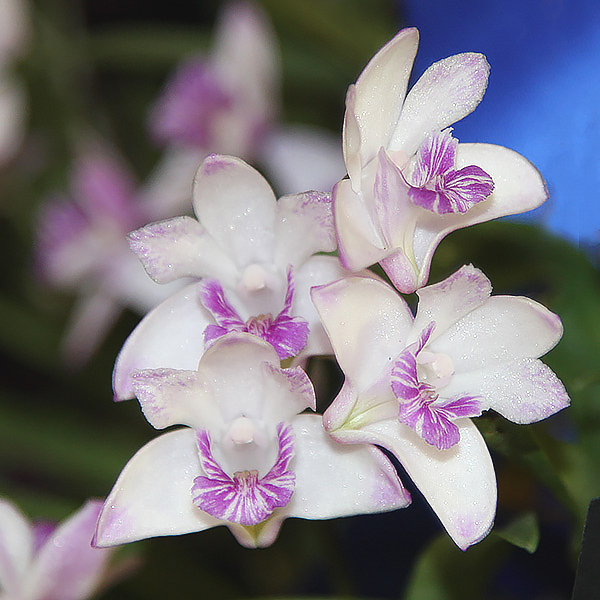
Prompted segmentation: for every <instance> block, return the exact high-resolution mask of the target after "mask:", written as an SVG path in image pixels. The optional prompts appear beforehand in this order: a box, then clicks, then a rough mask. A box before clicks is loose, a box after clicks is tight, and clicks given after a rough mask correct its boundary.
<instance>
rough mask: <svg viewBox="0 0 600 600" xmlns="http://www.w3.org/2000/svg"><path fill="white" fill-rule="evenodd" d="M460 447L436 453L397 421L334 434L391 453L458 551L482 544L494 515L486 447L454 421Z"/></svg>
mask: <svg viewBox="0 0 600 600" xmlns="http://www.w3.org/2000/svg"><path fill="white" fill-rule="evenodd" d="M455 424H456V426H457V427H458V429H459V435H460V442H459V443H457V444H456V445H454V446H453V447H452V448H450V449H448V450H438V449H437V448H435V447H434V446H432V445H430V444H428V443H427V442H426V441H425V440H423V439H421V438H420V437H419V436H418V435H417V434H416V433H415V432H413V431H412V430H411V429H410V428H409V427H407V426H406V425H403V424H402V423H399V422H398V421H396V420H391V419H390V420H387V421H380V422H377V423H373V424H371V425H369V426H367V427H365V428H364V429H363V430H362V431H352V430H348V431H343V430H339V431H336V432H335V435H334V437H335V438H336V439H339V440H340V441H344V442H346V443H356V442H363V443H370V444H378V445H381V446H383V447H384V448H386V449H387V450H389V451H390V452H392V453H393V454H394V455H395V456H396V457H397V458H398V460H399V461H400V462H401V463H402V466H403V467H404V468H405V469H406V472H407V473H408V475H409V476H410V478H411V479H412V480H413V481H414V483H415V484H416V486H417V487H418V488H419V490H420V491H421V493H422V494H423V495H424V496H425V499H426V500H427V502H429V504H430V505H431V508H433V510H434V511H435V513H436V514H437V516H438V518H439V519H440V521H441V522H442V525H443V526H444V527H445V528H446V530H447V531H448V533H449V534H450V537H452V539H453V540H454V542H455V543H456V544H457V546H458V547H459V548H461V549H462V550H466V549H467V548H468V547H469V546H470V545H472V544H475V543H476V542H478V541H479V540H481V539H482V538H484V537H485V536H486V535H487V534H488V532H489V530H490V529H491V527H492V524H493V521H494V515H495V512H496V477H495V474H494V466H493V464H492V460H491V458H490V454H489V452H488V449H487V446H486V445H485V442H484V441H483V437H482V436H481V434H480V433H479V431H478V430H477V427H475V425H474V424H473V422H472V421H471V420H470V419H458V420H457V421H455Z"/></svg>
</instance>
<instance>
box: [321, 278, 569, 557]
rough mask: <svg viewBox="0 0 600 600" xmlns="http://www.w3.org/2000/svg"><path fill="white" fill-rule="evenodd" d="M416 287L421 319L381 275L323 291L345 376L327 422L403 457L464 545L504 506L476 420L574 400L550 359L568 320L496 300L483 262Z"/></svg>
mask: <svg viewBox="0 0 600 600" xmlns="http://www.w3.org/2000/svg"><path fill="white" fill-rule="evenodd" d="M417 294H418V296H419V305H418V309H417V312H416V316H415V317H413V315H412V313H411V311H410V310H409V308H408V306H407V304H406V303H405V301H404V300H403V299H402V298H401V297H400V296H399V295H398V294H397V293H396V292H395V290H393V288H391V287H390V286H388V285H387V284H385V283H383V282H382V281H380V280H376V279H373V278H368V277H350V278H347V279H343V280H340V281H337V282H334V283H331V284H329V285H325V286H321V287H318V288H316V289H314V290H313V301H314V303H315V305H316V306H317V309H318V311H319V314H320V315H321V318H322V320H323V324H324V326H325V329H326V331H327V333H328V335H329V337H330V339H331V343H332V345H333V348H334V350H335V354H336V357H337V360H338V362H339V364H340V366H341V368H342V370H343V371H344V374H345V376H346V379H345V383H344V385H343V387H342V390H341V391H340V393H339V395H338V396H337V398H336V399H335V400H334V402H333V403H332V405H331V406H330V407H329V409H328V410H327V411H326V413H325V415H324V417H323V419H324V424H325V428H326V429H327V430H328V431H329V433H330V434H331V435H332V436H333V438H334V439H335V440H337V441H339V442H342V443H357V442H363V443H368V444H377V445H380V446H382V447H384V448H387V449H388V450H389V451H390V452H392V453H393V454H394V455H395V456H396V457H397V458H398V460H399V461H400V462H401V463H402V465H403V466H404V468H405V469H406V471H407V473H408V474H409V476H410V477H411V478H412V479H413V481H414V482H415V484H416V485H417V487H419V489H420V490H421V492H422V493H423V495H424V496H425V498H426V499H427V501H428V502H429V503H430V505H431V506H432V508H433V510H434V511H435V512H436V513H437V515H438V517H439V518H440V520H441V522H442V524H443V525H444V527H445V528H446V529H447V531H448V533H449V534H450V536H451V537H452V539H453V540H454V541H455V542H456V544H457V545H458V546H459V547H460V548H462V549H465V548H467V547H468V546H469V545H471V544H473V543H475V542H477V541H479V540H480V539H482V538H483V537H484V536H485V535H486V534H487V533H488V531H489V530H490V528H491V526H492V522H493V519H494V514H495V509H496V481H495V476H494V468H493V465H492V462H491V459H490V455H489V453H488V450H487V448H486V445H485V443H484V441H483V438H482V436H481V434H480V433H479V431H478V430H477V428H476V427H475V425H474V424H473V421H472V420H471V417H476V416H478V415H479V414H480V413H481V412H482V411H484V410H488V409H493V410H495V411H496V412H498V413H500V414H501V415H502V416H504V417H505V418H506V419H509V420H510V421H514V422H515V423H532V422H535V421H539V420H541V419H544V418H546V417H548V416H550V415H552V414H554V413H556V412H557V411H559V410H561V409H563V408H565V407H566V406H567V405H568V403H569V398H568V396H567V393H566V391H565V388H564V386H563V384H562V383H561V382H560V381H559V379H558V378H557V377H556V375H555V374H554V373H553V372H552V371H551V370H550V369H549V368H548V367H547V366H546V365H544V364H543V363H542V362H541V361H540V360H539V357H540V356H542V355H543V354H545V353H546V352H548V351H549V350H550V349H551V348H552V347H553V346H554V345H555V344H556V343H557V342H558V340H559V339H560V337H561V335H562V324H561V322H560V319H559V318H558V316H557V315H555V314H553V313H551V312H550V311H549V310H547V309H546V308H544V307H543V306H541V305H540V304H538V303H537V302H534V301H533V300H529V299H528V298H523V297H513V296H490V294H491V285H490V282H489V280H488V279H487V278H486V277H485V276H484V274H483V273H482V272H481V271H479V270H478V269H476V268H474V267H472V266H464V267H462V268H461V269H460V270H458V271H457V272H456V273H455V274H454V275H452V276H450V277H448V278H447V279H446V280H444V281H442V282H441V283H438V284H435V285H430V286H427V287H424V288H421V289H420V290H419V291H418V292H417Z"/></svg>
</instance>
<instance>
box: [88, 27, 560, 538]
mask: <svg viewBox="0 0 600 600" xmlns="http://www.w3.org/2000/svg"><path fill="white" fill-rule="evenodd" d="M417 43H418V33H417V31H416V30H415V29H405V30H403V31H401V32H400V33H399V34H398V35H397V36H396V37H395V38H394V39H392V40H391V41H390V42H389V43H388V44H387V45H386V46H385V47H384V48H383V49H382V50H381V51H380V52H379V53H377V55H376V56H375V57H374V58H373V59H372V60H371V62H370V63H369V64H368V65H367V67H366V68H365V70H364V71H363V73H362V74H361V76H360V77H359V79H358V81H357V83H356V84H355V85H353V86H351V87H350V89H349V92H348V97H347V106H346V116H345V121H344V134H343V141H344V157H345V160H346V167H347V171H348V175H349V178H347V179H343V180H341V181H340V182H339V183H338V184H337V185H336V186H335V187H334V189H333V193H332V194H331V195H330V194H328V193H322V192H314V191H311V192H305V193H301V194H294V195H289V196H284V197H282V198H280V199H279V200H277V199H276V197H275V195H274V193H273V191H272V190H271V188H270V186H269V184H268V183H267V181H266V180H265V179H264V177H263V176H262V175H260V174H259V173H258V172H257V171H256V170H255V169H254V168H252V167H250V166H249V165H248V164H246V163H245V162H244V161H242V160H241V159H238V158H234V157H231V156H225V155H211V156H209V157H208V158H206V159H205V160H204V162H203V163H202V165H201V166H200V168H199V170H198V172H197V175H196V178H195V181H194V188H193V208H194V212H195V215H196V218H192V217H186V216H184V217H175V218H171V219H167V220H165V221H160V222H157V223H152V224H150V225H147V226H145V227H142V228H140V229H137V230H135V231H133V232H132V233H131V234H130V235H129V243H130V246H131V248H132V250H133V251H134V253H135V254H136V255H137V256H138V258H139V259H140V260H141V262H142V264H143V265H144V267H145V269H146V271H147V272H148V274H149V275H150V276H151V277H152V279H154V280H155V281H157V282H159V283H168V282H172V281H175V280H178V279H180V278H182V277H191V278H193V279H194V282H193V283H191V284H190V285H188V286H187V287H185V288H183V289H182V290H181V291H179V292H178V293H176V294H175V295H173V296H171V297H170V298H168V299H167V300H165V301H164V302H162V303H161V304H160V305H158V306H157V307H156V308H155V309H153V310H152V311H151V312H150V313H148V315H147V316H146V317H145V318H144V319H143V320H142V322H141V323H140V324H139V325H138V327H137V328H136V329H135V330H134V331H133V333H132V334H131V336H130V337H129V338H128V340H127V341H126V343H125V345H124V346H123V349H122V350H121V353H120V355H119V357H118V360H117V363H116V366H115V370H114V381H113V383H114V391H115V398H116V399H117V400H126V399H130V398H133V397H137V399H138V400H139V403H140V405H141V408H142V411H143V413H144V415H145V417H146V419H147V420H148V421H149V422H150V423H151V424H152V425H153V426H154V427H155V428H157V429H164V428H167V427H170V426H172V425H182V426H183V428H178V429H174V430H170V431H168V432H167V433H164V434H162V435H161V436H159V437H157V438H156V439H154V440H153V441H151V442H150V443H148V444H147V445H146V446H144V447H143V448H142V449H141V450H140V451H139V452H138V453H137V454H136V455H135V456H134V457H133V458H132V459H131V461H130V462H129V463H128V464H127V466H126V467H125V468H124V470H123V472H122V473H121V475H120V477H119V478H118V480H117V482H116V484H115V486H114V488H113V490H112V492H111V493H110V495H109V497H108V499H107V501H106V503H105V506H104V509H103V511H102V514H101V515H100V518H99V521H98V528H97V532H96V537H95V544H96V545H97V546H99V547H104V546H111V545H115V544H119V543H124V542H130V541H134V540H138V539H141V538H145V537H150V536H156V535H169V534H181V533H187V532H192V531H201V530H204V529H207V528H209V527H213V526H217V525H225V526H227V527H228V528H229V529H230V530H231V531H232V532H233V534H234V535H235V536H236V537H237V539H238V540H239V541H240V542H241V543H242V544H244V545H246V546H265V545H268V544H270V543H272V542H273V541H274V539H275V537H276V535H277V532H278V529H279V526H280V524H281V522H282V520H283V519H284V518H286V517H290V516H294V517H301V518H307V519H324V518H332V517H338V516H344V515H350V514H358V513H370V512H378V511H386V510H392V509H396V508H400V507H404V506H406V505H408V504H409V503H410V496H409V494H408V492H407V491H406V490H405V489H404V487H403V486H402V484H401V483H400V480H399V479H398V476H397V474H396V471H395V469H394V467H393V465H392V463H391V462H390V460H389V458H388V457H387V456H386V455H385V454H384V453H383V452H382V451H381V450H380V449H379V447H382V448H385V449H386V450H388V451H389V452H390V453H392V454H393V455H394V456H395V457H396V458H397V459H398V460H399V461H400V463H401V464H402V465H403V467H404V468H405V470H406V472H407V473H408V475H409V476H410V477H411V478H412V480H413V482H414V483H415V484H416V486H417V487H418V488H419V489H420V490H421V492H422V493H423V495H424V496H425V498H426V499H427V501H428V502H429V503H430V505H431V506H432V508H433V510H434V511H435V512H436V513H437V515H438V517H439V518H440V520H441V522H442V524H443V525H444V527H445V528H446V530H447V531H448V533H449V535H450V536H451V537H452V539H453V540H454V541H455V542H456V544H457V545H458V546H459V547H460V548H463V549H466V548H467V547H468V546H470V545H471V544H473V543H475V542H477V541H479V540H481V539H482V538H483V537H484V536H485V535H486V534H487V533H488V532H489V530H490V529H491V527H492V523H493V520H494V515H495V509H496V481H495V474H494V468H493V465H492V461H491V458H490V455H489V452H488V450H487V447H486V445H485V442H484V440H483V437H482V436H481V434H480V433H479V431H478V429H477V427H476V426H475V424H474V422H473V420H472V419H473V418H475V417H477V416H479V415H480V414H481V413H482V412H483V411H486V410H494V411H496V412H498V413H500V414H501V415H503V416H504V417H505V418H507V419H509V420H511V421H514V422H516V423H532V422H535V421H539V420H541V419H544V418H546V417H548V416H550V415H552V414H554V413H556V412H557V411H559V410H561V409H562V408H564V407H566V406H567V405H568V403H569V398H568V396H567V393H566V391H565V388H564V386H563V385H562V383H561V382H560V381H559V380H558V378H557V377H556V375H555V374H554V373H553V372H552V371H551V370H550V369H549V368H548V367H547V366H546V365H544V364H543V363H542V362H541V361H540V360H539V358H540V357H541V356H543V355H544V354H545V353H546V352H548V351H549V350H550V349H551V348H552V347H553V346H554V345H555V344H556V343H557V342H558V341H559V339H560V337H561V335H562V325H561V322H560V319H559V318H558V317H557V316H556V315H554V314H553V313H551V312H550V311H549V310H547V309H546V308H544V307H543V306H541V305H540V304H538V303H537V302H535V301H533V300H529V299H527V298H523V297H512V296H492V294H491V291H492V288H491V283H490V281H489V280H488V279H487V277H486V276H485V275H484V274H483V273H482V272H481V271H480V270H478V269H477V268H475V267H474V266H472V265H466V266H463V267H462V268H460V269H459V270H458V271H457V272H456V273H454V274H453V275H451V276H449V277H448V278H447V279H445V280H444V281H442V282H439V283H435V284H432V285H425V284H426V283H427V278H428V272H429V265H430V263H431V258H432V255H433V252H434V250H435V248H436V246H437V245H438V243H439V242H440V240H441V239H442V237H443V236H445V235H446V234H447V233H449V232H451V231H453V230H455V229H457V228H460V227H464V226H467V225H471V224H474V223H478V222H481V221H486V220H488V219H491V218H495V217H498V216H501V215H507V214H511V213H517V212H522V211H525V210H529V209H530V208H533V207H534V206H537V205H539V204H540V203H542V202H543V201H544V200H545V198H546V190H545V186H544V182H543V180H542V178H541V177H540V175H539V174H538V172H537V171H536V169H535V168H534V167H533V166H532V165H531V164H530V163H529V162H528V161H527V160H526V159H524V158H523V157H521V156H519V155H518V154H516V153H515V152H512V151H510V150H507V149H506V148H501V147H497V146H491V145H487V144H459V143H458V142H457V140H456V139H455V138H454V137H453V134H452V129H451V128H450V126H451V125H452V124H453V123H454V122H455V121H457V120H459V119H461V118H462V117H464V116H465V115H467V114H468V113H469V112H471V111H472V110H473V109H474V108H475V107H476V105H477V104H478V102H479V101H480V100H481V98H482V96H483V93H484V91H485V87H486V85H487V76H488V65H487V63H486V61H485V58H484V57H483V56H481V55H478V54H461V55H457V56H452V57H450V58H448V59H445V60H442V61H440V62H438V63H436V64H434V65H433V66H432V67H430V68H429V69H428V70H427V71H426V72H425V73H424V75H423V76H422V77H421V78H420V79H419V80H418V81H417V83H416V84H415V85H414V87H413V88H412V89H411V90H410V91H409V92H408V94H407V93H406V90H407V82H408V78H409V74H410V71H411V67H412V62H413V59H414V56H415V53H416V49H417ZM336 247H337V249H338V251H339V258H338V257H337V256H336V255H334V254H333V252H334V251H335V250H336ZM375 262H379V263H380V265H381V266H382V267H383V269H384V270H385V272H386V273H387V274H388V275H389V278H390V280H391V282H392V283H393V284H394V286H395V288H396V289H394V287H392V286H390V285H389V284H388V283H386V282H385V281H383V280H382V279H381V278H379V277H377V276H376V275H374V274H373V273H372V272H371V271H368V270H366V269H365V268H366V267H369V266H371V265H373V264H374V263H375ZM413 291H416V292H417V295H418V298H419V304H418V308H417V311H416V314H414V315H413V314H412V312H411V310H410V309H409V307H408V305H407V303H406V302H405V300H404V299H403V298H402V296H401V295H400V294H399V293H398V292H401V293H410V292H413ZM332 352H333V353H334V354H335V357H336V358H337V361H338V362H339V365H340V367H341V369H342V371H343V373H344V375H345V382H344V384H343V387H342V389H341V391H340V392H339V394H338V395H337V397H336V398H335V399H334V400H333V402H332V403H331V404H330V406H329V408H328V409H327V410H326V411H325V413H324V415H323V416H322V417H321V416H320V415H318V414H315V413H314V410H315V393H314V390H313V385H312V383H311V381H310V379H309V377H308V375H307V374H306V373H305V372H304V370H303V368H302V365H304V364H305V359H306V358H308V357H309V356H314V355H326V354H329V353H332Z"/></svg>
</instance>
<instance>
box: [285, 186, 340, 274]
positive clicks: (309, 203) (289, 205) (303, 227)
mask: <svg viewBox="0 0 600 600" xmlns="http://www.w3.org/2000/svg"><path fill="white" fill-rule="evenodd" d="M275 236H276V249H275V256H276V262H277V264H279V266H280V267H281V268H282V269H287V267H288V265H293V266H295V267H296V268H298V267H299V266H300V265H301V264H302V263H304V261H306V259H308V257H309V256H311V255H313V254H315V253H316V252H333V251H334V250H335V249H336V247H337V242H336V239H335V229H334V226H333V208H332V201H331V196H330V195H329V194H324V193H322V192H305V193H302V194H295V195H293V196H284V197H283V198H281V199H280V200H279V201H278V202H277V224H276V230H275Z"/></svg>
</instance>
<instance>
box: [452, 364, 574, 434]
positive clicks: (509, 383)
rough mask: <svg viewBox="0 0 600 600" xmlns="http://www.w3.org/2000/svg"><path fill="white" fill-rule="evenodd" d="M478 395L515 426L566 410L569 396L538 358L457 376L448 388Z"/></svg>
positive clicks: (485, 403) (487, 405)
mask: <svg viewBox="0 0 600 600" xmlns="http://www.w3.org/2000/svg"><path fill="white" fill-rule="evenodd" d="M459 390H462V391H468V393H469V394H476V395H478V396H481V398H482V399H483V400H482V401H483V405H484V406H485V407H486V408H487V407H489V408H492V409H493V410H495V411H496V412H499V413H500V414H501V415H502V416H504V417H506V418H507V419H508V420H509V421H513V422H515V423H534V422H535V421H541V420H542V419H545V418H546V417H549V416H550V415H553V414H554V413H556V412H558V411H559V410H562V409H563V408H566V407H567V406H568V405H569V396H568V394H567V391H566V390H565V386H564V385H563V384H562V382H561V381H560V379H558V377H557V376H556V375H555V374H554V372H553V371H552V370H551V369H550V368H549V367H548V366H546V365H545V364H544V363H543V362H542V361H540V360H538V359H536V358H519V359H515V360H512V361H509V362H505V363H503V364H501V365H493V366H489V367H486V368H483V369H478V370H476V371H469V372H468V373H459V374H456V375H455V376H454V378H453V380H452V383H451V384H450V385H449V386H448V387H447V388H446V391H447V392H448V395H453V394H454V393H455V392H457V393H460V392H459Z"/></svg>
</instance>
